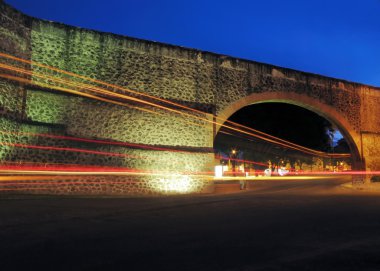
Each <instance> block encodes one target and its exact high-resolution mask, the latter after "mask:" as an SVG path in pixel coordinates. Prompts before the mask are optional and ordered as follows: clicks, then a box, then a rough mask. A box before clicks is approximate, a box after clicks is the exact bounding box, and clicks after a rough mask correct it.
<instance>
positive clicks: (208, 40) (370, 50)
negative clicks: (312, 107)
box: [5, 0, 380, 86]
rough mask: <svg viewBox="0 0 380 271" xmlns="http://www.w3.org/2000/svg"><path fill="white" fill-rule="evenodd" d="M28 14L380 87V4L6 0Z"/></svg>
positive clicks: (377, 0)
mask: <svg viewBox="0 0 380 271" xmlns="http://www.w3.org/2000/svg"><path fill="white" fill-rule="evenodd" d="M5 2H7V3H8V4H11V5H13V6H14V7H16V8H17V9H19V10H21V11H23V12H24V13H26V14H29V15H32V16H35V17H38V18H42V19H47V20H52V21H57V22H62V23H66V24H69V25H74V26H80V27H84V28H89V29H95V30H100V31H105V32H112V33H116V34H121V35H127V36H131V37H137V38H142V39H148V40H154V41H159V42H164V43H170V44H174V45H180V46H185V47H190V48H196V49H200V50H205V51H211V52H215V53H220V54H225V55H230V56H234V57H240V58H245V59H250V60H255V61H259V62H264V63H269V64H274V65H278V66H282V67H287V68H293V69H297V70H302V71H306V72H312V73H317V74H322V75H326V76H330V77H335V78H341V79H346V80H349V81H355V82H360V83H365V84H370V85H375V86H380V50H379V48H380V19H379V18H380V17H379V14H380V0H364V1H358V0H333V1H332V0H318V1H314V0H311V1H305V0H289V1H278V0H265V1H255V0H253V1H252V0H245V1H243V0H234V1H205V0H187V1H178V0H108V1H96V0H65V1H51V0H32V1H27V0H5Z"/></svg>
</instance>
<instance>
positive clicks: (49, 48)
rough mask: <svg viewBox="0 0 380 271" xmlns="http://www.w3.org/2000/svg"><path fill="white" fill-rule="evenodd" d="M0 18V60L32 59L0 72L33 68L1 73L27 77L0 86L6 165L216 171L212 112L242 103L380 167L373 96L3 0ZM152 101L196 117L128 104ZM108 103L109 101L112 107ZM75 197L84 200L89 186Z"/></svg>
mask: <svg viewBox="0 0 380 271" xmlns="http://www.w3.org/2000/svg"><path fill="white" fill-rule="evenodd" d="M0 22H1V23H0V52H1V53H6V54H10V55H13V56H16V57H21V58H23V59H25V60H32V61H34V63H33V64H30V63H28V62H18V61H15V60H10V59H7V58H4V57H0V63H1V64H6V65H11V66H14V67H19V68H23V69H27V70H29V71H32V73H31V74H20V73H16V72H10V71H9V70H5V69H2V70H0V71H1V73H6V74H9V75H13V76H21V77H22V78H23V79H26V80H30V81H28V82H29V83H25V81H24V82H23V83H18V82H15V81H14V80H9V79H4V78H0V125H1V130H2V131H3V132H4V131H5V132H7V133H0V139H1V142H3V143H7V144H8V145H7V144H3V145H4V146H1V151H0V155H1V160H2V161H12V162H15V161H31V162H42V163H47V162H55V163H74V164H91V165H107V166H120V167H128V168H129V167H130V168H136V169H139V170H165V171H174V172H175V173H181V172H189V171H190V172H203V171H210V170H212V163H213V155H212V151H210V150H211V149H212V147H213V138H214V136H215V134H216V132H217V129H218V127H217V126H214V125H213V124H212V123H211V121H212V119H213V114H215V115H216V117H217V118H221V119H217V120H218V122H220V123H222V122H223V121H224V119H227V118H228V117H229V116H230V115H231V114H233V113H234V112H236V111H237V110H239V109H240V108H242V107H244V106H247V105H249V104H252V103H257V102H265V101H280V102H288V103H293V104H296V105H299V106H303V107H305V108H308V109H310V110H313V111H315V112H316V113H318V114H321V115H322V116H324V117H326V118H327V119H329V120H330V121H332V122H333V123H334V124H336V125H337V126H338V128H339V129H340V130H341V131H342V133H343V134H344V136H345V137H346V138H347V140H348V142H349V145H350V147H351V149H352V153H353V156H354V158H353V159H354V165H355V167H356V168H362V167H365V168H367V169H371V170H379V169H380V161H379V160H380V153H379V151H378V147H376V146H380V120H379V118H378V116H380V109H379V106H378V104H379V103H380V95H379V93H380V90H379V89H378V88H374V87H370V86H364V85H360V84H357V83H351V82H347V81H343V80H338V79H333V78H327V77H323V76H319V75H314V74H309V73H304V72H300V71H294V70H290V69H285V68H280V67H275V66H272V65H267V64H262V63H257V62H253V61H247V60H242V59H236V58H232V57H228V56H223V55H217V54H213V53H207V52H202V51H198V50H194V49H186V48H182V47H177V46H172V45H167V44H161V43H155V42H150V41H144V40H139V39H134V38H129V37H122V36H118V35H114V34H110V33H101V32H96V31H91V30H86V29H81V28H75V27H70V26H66V25H63V24H59V23H54V22H47V21H43V20H39V19H35V18H31V17H29V16H26V15H23V14H21V13H20V12H18V11H16V10H14V9H13V8H11V7H9V6H7V5H6V4H4V3H3V2H2V1H0ZM39 64H43V65H48V66H51V67H55V68H58V69H62V70H65V71H67V72H71V73H74V74H77V75H78V76H74V75H73V74H67V73H62V72H59V71H57V70H53V69H49V68H47V67H46V66H41V65H39ZM94 80H99V81H102V82H104V83H100V82H99V81H97V82H95V81H94ZM106 84H113V86H111V85H106ZM115 85H116V86H118V87H115ZM94 90H96V91H103V93H102V94H99V93H98V94H97V95H98V98H97V99H98V100H94V99H93V98H91V97H88V96H87V97H85V96H84V95H89V94H93V91H94ZM68 91H69V92H70V93H68ZM75 91H80V95H82V96H80V95H79V96H78V93H73V92H75ZM104 91H108V92H107V93H105V92H104ZM139 93H140V94H139ZM141 93H142V94H143V95H141ZM122 95H124V96H122ZM125 95H127V98H126V96H125ZM144 95H150V96H149V97H147V96H144ZM152 97H158V98H161V99H166V100H168V101H171V102H175V103H178V104H181V105H184V106H189V107H191V108H193V109H195V110H199V111H198V112H197V113H194V112H192V111H190V110H187V109H184V108H180V107H178V106H174V107H173V106H172V107H171V108H172V109H171V111H167V110H166V109H165V108H163V107H161V108H157V107H152V106H150V105H149V104H141V102H136V101H131V99H142V100H144V101H147V102H154V103H158V104H159V105H160V106H166V105H167V104H165V103H163V102H162V101H157V100H155V99H154V98H152ZM99 99H100V100H99ZM104 99H106V100H110V99H111V100H112V103H110V102H109V101H105V100H104ZM121 103H122V104H121ZM174 111H176V112H174ZM20 133H24V134H20ZM25 133H29V134H25ZM31 133H37V134H38V133H50V134H55V135H70V136H75V137H81V138H88V139H101V140H111V141H117V142H124V143H135V144H144V146H156V147H157V146H159V147H165V148H180V149H181V148H190V151H189V152H186V153H184V152H169V151H161V152H160V151H152V150H146V149H136V148H129V147H126V146H114V145H104V144H103V145H99V144H90V143H88V144H84V143H78V142H75V141H74V142H73V141H69V140H63V139H57V138H56V139H52V138H46V137H36V136H33V135H31ZM17 142H18V143H22V144H28V145H38V146H50V147H59V148H83V149H85V148H86V149H88V150H92V151H98V152H117V153H119V154H123V155H124V157H121V156H119V157H115V156H106V155H99V154H90V153H83V152H69V151H62V150H37V149H33V150H31V149H28V148H21V147H17V148H16V147H12V146H9V144H11V143H17ZM127 155H129V158H128V157H127ZM132 156H135V157H139V158H138V159H136V158H131V157H132ZM141 157H143V159H141ZM139 181H140V182H142V183H145V184H146V185H147V187H149V183H150V182H151V180H145V181H144V180H143V178H140V179H139ZM148 190H149V189H147V190H144V191H145V192H144V193H147V191H148ZM66 191H67V190H66ZM125 191H126V190H125ZM139 191H140V190H139ZM82 192H83V193H88V189H83V190H82Z"/></svg>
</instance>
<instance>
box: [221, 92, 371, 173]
mask: <svg viewBox="0 0 380 271" xmlns="http://www.w3.org/2000/svg"><path fill="white" fill-rule="evenodd" d="M266 102H281V103H288V104H293V105H296V106H300V107H303V108H305V109H308V110H310V111H313V112H314V113H316V114H318V115H320V116H322V117H324V118H325V119H327V120H328V121H330V122H331V123H332V124H334V125H335V126H336V127H337V128H338V129H339V131H340V132H341V133H342V135H343V136H344V138H345V139H346V141H347V143H348V145H349V147H350V150H351V155H352V167H353V169H356V170H362V169H364V168H365V166H364V159H363V156H362V147H361V146H362V141H361V137H360V134H359V133H358V132H356V131H355V129H354V127H353V126H352V125H351V124H350V123H349V122H348V121H347V120H346V119H345V118H344V116H343V114H341V113H340V112H339V111H338V110H337V109H336V108H334V107H332V106H329V105H327V104H326V103H322V102H320V101H319V100H318V99H315V98H312V97H310V96H307V95H304V94H298V93H294V92H264V93H252V94H250V95H248V96H246V97H242V98H241V99H238V100H237V101H235V102H233V103H231V104H230V105H228V106H226V107H224V108H223V109H221V110H220V113H219V114H218V121H217V122H218V123H220V124H221V123H224V122H225V121H226V120H228V119H229V118H230V117H231V116H232V115H233V114H234V113H235V112H237V111H238V110H240V109H242V108H244V107H246V106H249V105H252V104H257V103H266ZM220 127H221V125H217V127H216V129H215V131H216V132H215V134H214V139H215V137H216V134H217V133H218V131H219V129H220Z"/></svg>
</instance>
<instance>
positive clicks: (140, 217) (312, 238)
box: [0, 179, 380, 271]
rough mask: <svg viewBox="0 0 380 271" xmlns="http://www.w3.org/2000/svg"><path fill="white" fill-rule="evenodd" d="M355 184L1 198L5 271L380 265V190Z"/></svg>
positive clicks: (0, 266) (0, 256)
mask: <svg viewBox="0 0 380 271" xmlns="http://www.w3.org/2000/svg"><path fill="white" fill-rule="evenodd" d="M346 181H347V180H342V179H340V180H331V179H330V180H329V179H323V180H297V181H290V180H286V181H281V180H275V181H258V182H256V183H255V185H254V187H255V189H254V190H252V191H247V192H242V193H234V194H227V195H200V196H192V197H190V196H175V197H157V198H51V197H45V198H41V197H40V198H37V197H17V196H15V197H11V198H4V197H3V198H0V217H1V220H0V270H2V271H5V270H380V194H374V193H372V194H370V193H365V192H361V191H353V190H351V189H349V188H344V187H342V186H340V185H341V184H342V183H344V182H346Z"/></svg>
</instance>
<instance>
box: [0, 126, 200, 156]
mask: <svg viewBox="0 0 380 271" xmlns="http://www.w3.org/2000/svg"><path fill="white" fill-rule="evenodd" d="M0 134H8V135H16V136H19V135H27V136H35V137H46V138H54V139H63V140H69V141H77V142H86V143H95V144H102V145H115V146H122V147H132V148H138V149H145V150H153V151H168V152H184V153H193V152H192V151H187V150H178V149H170V148H161V147H155V146H150V145H146V144H137V143H129V142H117V141H107V140H100V139H88V138H81V137H73V136H61V135H51V134H39V133H28V132H8V131H0Z"/></svg>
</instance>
